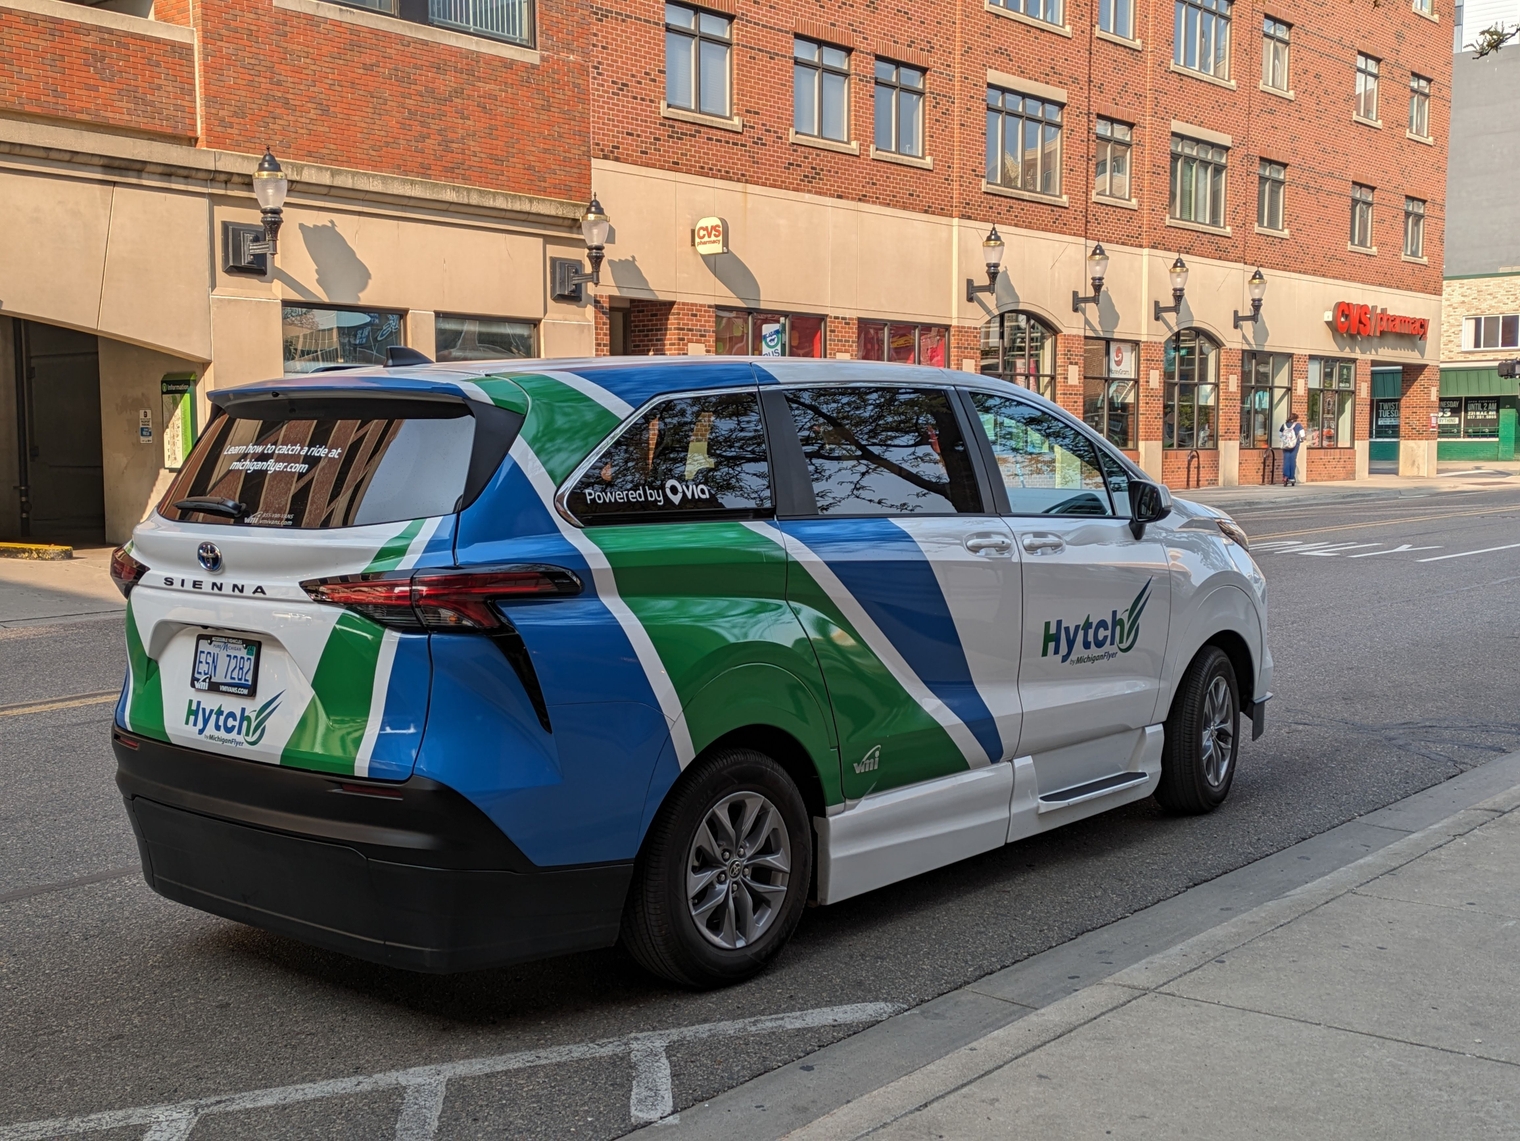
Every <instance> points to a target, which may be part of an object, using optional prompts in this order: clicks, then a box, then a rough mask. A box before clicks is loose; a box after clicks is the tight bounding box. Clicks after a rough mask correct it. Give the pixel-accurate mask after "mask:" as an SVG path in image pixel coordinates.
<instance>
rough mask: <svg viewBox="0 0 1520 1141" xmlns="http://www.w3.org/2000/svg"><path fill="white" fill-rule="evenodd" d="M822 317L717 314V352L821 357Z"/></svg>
mask: <svg viewBox="0 0 1520 1141" xmlns="http://www.w3.org/2000/svg"><path fill="white" fill-rule="evenodd" d="M823 322H824V319H823V318H822V317H805V316H799V315H797V314H793V313H747V312H744V311H742V310H735V309H719V310H718V311H717V326H716V330H715V331H716V341H717V344H716V351H717V352H718V353H719V354H720V355H725V356H740V357H821V356H823V349H824V344H823V341H824V337H823Z"/></svg>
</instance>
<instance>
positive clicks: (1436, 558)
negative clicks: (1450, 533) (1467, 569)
mask: <svg viewBox="0 0 1520 1141" xmlns="http://www.w3.org/2000/svg"><path fill="white" fill-rule="evenodd" d="M1516 547H1520V543H1505V544H1504V546H1502V547H1484V548H1483V549H1482V550H1481V551H1457V552H1456V553H1455V554H1450V555H1431V556H1430V558H1428V559H1416V560H1415V562H1419V563H1438V562H1440V561H1441V560H1442V559H1465V558H1466V557H1467V556H1468V555H1487V554H1490V553H1492V552H1494V551H1513V550H1514V549H1515V548H1516Z"/></svg>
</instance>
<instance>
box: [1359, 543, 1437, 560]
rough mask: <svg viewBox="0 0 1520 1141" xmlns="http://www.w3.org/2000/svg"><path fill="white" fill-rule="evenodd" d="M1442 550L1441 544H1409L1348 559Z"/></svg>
mask: <svg viewBox="0 0 1520 1141" xmlns="http://www.w3.org/2000/svg"><path fill="white" fill-rule="evenodd" d="M1440 549H1441V544H1440V543H1437V544H1435V545H1434V546H1432V547H1411V546H1410V545H1409V544H1408V543H1400V544H1399V545H1398V546H1397V547H1390V548H1389V549H1388V550H1386V551H1363V552H1362V553H1361V554H1359V555H1347V556H1346V557H1347V558H1348V559H1370V558H1371V557H1372V556H1373V555H1397V554H1399V553H1400V552H1403V551H1439V550H1440ZM1420 561H1421V562H1424V561H1425V560H1423V559H1421V560H1420Z"/></svg>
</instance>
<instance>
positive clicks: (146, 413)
mask: <svg viewBox="0 0 1520 1141" xmlns="http://www.w3.org/2000/svg"><path fill="white" fill-rule="evenodd" d="M137 442H138V443H139V444H151V443H152V442H153V409H151V408H139V409H138V410H137Z"/></svg>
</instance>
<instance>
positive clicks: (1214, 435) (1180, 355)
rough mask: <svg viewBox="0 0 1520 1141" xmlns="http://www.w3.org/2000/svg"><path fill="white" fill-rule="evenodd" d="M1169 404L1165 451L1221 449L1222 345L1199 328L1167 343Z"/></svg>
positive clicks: (1163, 427)
mask: <svg viewBox="0 0 1520 1141" xmlns="http://www.w3.org/2000/svg"><path fill="white" fill-rule="evenodd" d="M1165 363H1166V403H1165V405H1164V407H1163V408H1162V410H1161V446H1162V447H1163V448H1187V449H1189V450H1191V449H1193V448H1203V449H1208V448H1217V447H1218V446H1219V431H1218V429H1219V416H1218V412H1219V346H1218V345H1217V344H1215V343H1214V341H1213V340H1212V339H1211V338H1210V337H1208V336H1207V335H1206V334H1204V333H1200V332H1198V331H1197V330H1196V329H1183V330H1181V331H1180V332H1179V333H1177V335H1176V336H1173V337H1169V338H1168V339H1167V342H1166V362H1165Z"/></svg>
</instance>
